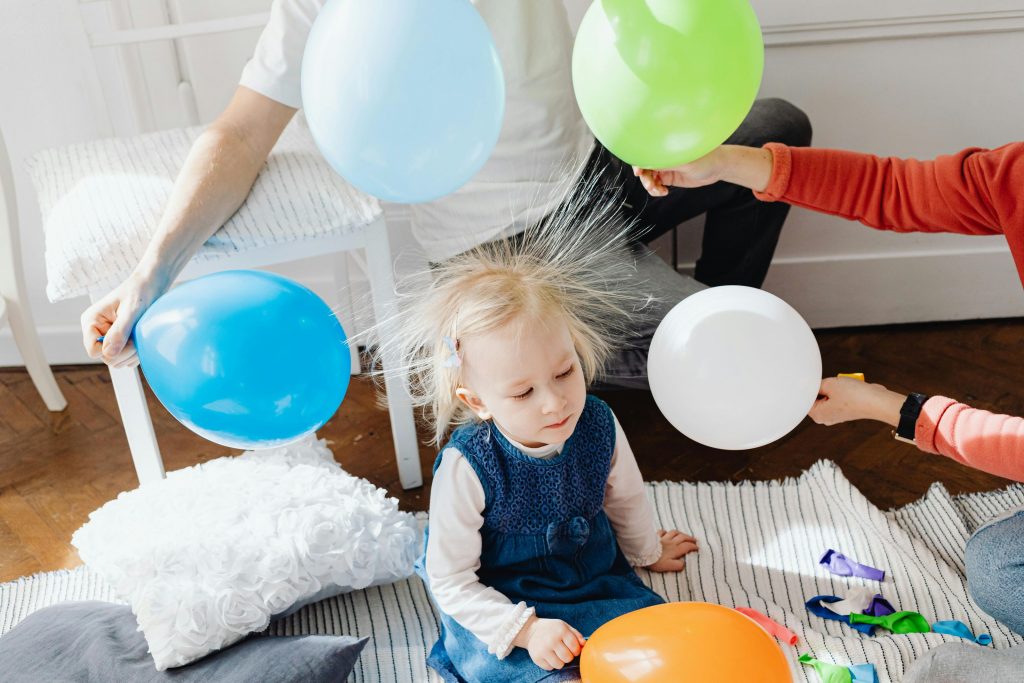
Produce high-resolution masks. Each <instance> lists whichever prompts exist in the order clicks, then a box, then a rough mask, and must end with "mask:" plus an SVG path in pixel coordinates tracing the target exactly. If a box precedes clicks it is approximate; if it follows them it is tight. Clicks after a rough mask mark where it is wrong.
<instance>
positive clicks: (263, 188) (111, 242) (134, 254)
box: [30, 0, 422, 488]
mask: <svg viewBox="0 0 1024 683" xmlns="http://www.w3.org/2000/svg"><path fill="white" fill-rule="evenodd" d="M110 5H111V8H112V10H113V11H112V15H113V16H114V18H115V21H117V18H118V17H119V16H120V17H122V18H123V15H124V11H123V10H124V7H125V5H126V3H125V2H124V1H123V0H112V1H111V2H110ZM119 8H120V10H121V12H118V9H119ZM265 19H266V15H265V14H263V15H245V16H241V17H234V18H231V19H216V20H209V21H198V22H192V23H184V24H169V25H165V26H158V27H151V28H131V27H128V28H112V29H109V30H98V31H97V30H95V27H94V26H91V23H90V22H89V21H85V22H84V25H85V26H86V31H87V34H88V36H89V39H90V44H91V45H92V46H93V48H95V53H96V54H99V53H101V52H103V51H104V50H103V48H109V49H113V50H115V51H118V50H125V49H129V48H131V47H133V46H137V45H139V44H143V43H150V42H152V41H168V40H172V41H173V40H178V39H182V38H186V37H194V36H204V35H213V34H219V33H224V32H231V31H237V30H242V29H251V28H253V27H254V26H258V25H259V23H260V22H261V21H265ZM127 56H128V57H131V56H132V55H131V54H128V55H127ZM107 57H109V55H107ZM97 63H98V65H99V64H102V63H104V62H103V60H102V59H99V58H97ZM107 63H109V59H108V60H107ZM127 65H128V67H131V66H132V61H131V59H128V60H127ZM135 66H136V67H137V66H138V64H137V63H136V64H135ZM133 73H134V76H135V77H138V72H137V70H136V71H134V72H133V70H132V69H131V68H126V76H127V78H128V80H131V76H132V75H133ZM178 91H179V94H180V95H181V98H182V105H183V107H184V109H185V111H186V113H187V114H188V117H187V118H188V120H189V122H190V123H198V121H197V120H196V118H197V114H196V107H195V106H194V102H192V106H189V102H190V100H191V98H190V91H189V88H188V87H187V84H184V83H183V84H181V87H180V88H179V89H178ZM198 134H199V129H198V128H196V127H191V128H185V129H177V130H171V131H163V132H158V133H149V134H141V135H131V136H122V137H118V138H113V139H109V140H99V141H94V142H91V143H85V144H82V145H73V146H70V147H66V148H62V149H55V150H47V151H45V152H42V153H40V154H38V155H36V156H35V157H34V158H33V160H32V161H31V164H30V171H31V173H32V176H33V181H34V182H35V184H36V189H37V191H38V192H39V196H40V205H41V208H42V210H43V215H44V224H45V229H46V245H47V246H46V252H47V278H48V285H47V291H48V295H49V296H50V298H51V300H58V299H62V298H68V297H72V296H80V295H83V294H87V295H88V296H89V297H90V298H91V299H92V300H93V301H95V300H96V299H98V298H99V297H101V296H103V295H104V294H105V293H106V292H107V291H109V289H110V288H111V287H112V286H113V285H114V284H116V283H117V282H118V281H120V280H121V279H122V278H123V277H124V276H125V275H127V273H128V272H129V271H130V269H131V267H132V266H133V265H134V263H136V262H137V260H138V257H139V256H141V253H142V251H141V250H142V248H143V247H144V245H145V243H146V242H147V241H148V238H149V235H150V234H151V231H152V229H153V228H154V227H155V220H156V217H157V216H158V215H159V212H160V211H162V208H163V204H164V203H165V201H166V198H167V194H168V193H169V190H170V182H171V181H172V179H173V176H174V175H176V173H177V170H176V169H177V168H180V165H181V161H182V160H183V159H184V153H185V152H187V149H188V147H189V146H190V145H191V141H192V140H194V139H195V136H196V135H198ZM354 250H363V251H364V252H365V256H366V265H367V271H368V272H367V275H368V278H369V285H370V297H371V298H372V308H373V310H374V314H375V316H376V318H377V320H383V321H386V320H388V319H389V318H390V317H391V315H389V311H392V310H393V306H394V305H395V296H394V294H395V291H394V278H393V260H392V256H391V250H390V246H389V242H388V233H387V229H386V225H385V224H384V220H383V215H382V211H381V207H380V205H379V204H378V202H377V201H376V200H375V199H373V198H372V197H368V196H367V195H364V194H362V193H360V192H358V191H356V190H355V189H354V188H352V187H351V186H349V185H347V183H345V182H344V181H343V180H341V179H340V178H338V177H337V176H336V175H335V174H334V173H333V172H332V171H331V170H330V169H329V167H328V166H327V164H326V162H325V161H324V160H323V159H322V157H321V156H320V154H319V153H318V152H317V150H316V148H315V146H314V145H313V143H312V138H311V137H310V136H309V134H308V131H307V130H305V128H304V125H303V122H302V120H301V117H296V121H294V122H293V123H292V124H290V125H289V127H288V128H287V129H286V131H285V133H284V134H283V135H282V137H281V140H280V141H279V142H278V145H277V146H276V147H275V149H274V151H273V152H272V153H271V156H270V159H269V160H268V164H267V167H266V168H265V169H264V171H263V172H261V174H260V176H259V178H257V181H256V184H255V185H254V188H253V191H252V193H251V194H250V196H249V198H248V199H247V200H246V202H245V204H243V206H242V207H241V208H240V209H239V211H238V212H237V213H236V214H235V215H234V216H233V217H232V218H231V220H229V221H228V223H227V224H225V226H224V227H223V228H221V230H219V231H218V232H217V233H216V234H215V235H214V236H213V237H212V238H211V239H210V240H209V241H208V242H207V243H206V244H205V245H204V246H203V247H202V248H201V249H200V251H199V253H198V254H197V255H196V257H195V258H194V259H193V260H192V262H191V263H190V264H189V265H188V266H187V267H186V268H185V270H184V271H183V273H182V275H181V277H182V278H183V279H186V278H193V277H196V276H198V275H203V274H206V273H209V272H213V271H217V270H224V269H228V268H253V267H262V266H270V265H274V264H278V263H284V262H288V261H294V260H298V259H304V258H310V257H315V256H323V255H324V254H335V256H334V258H333V261H334V276H335V287H336V289H337V291H338V293H339V301H337V302H335V303H336V304H337V310H338V312H339V318H340V319H341V320H342V322H343V325H345V327H346V330H351V329H352V327H351V325H350V323H351V320H352V310H353V306H352V301H351V299H350V297H349V291H350V287H349V281H348V269H347V257H346V254H347V253H349V252H352V251H354ZM387 333H388V330H387V329H386V328H385V329H382V330H381V334H382V335H384V334H387ZM351 352H352V360H353V363H352V372H353V374H356V373H358V372H359V371H360V370H359V356H358V351H357V349H356V348H354V345H353V348H352V349H351ZM384 361H385V363H387V361H388V359H384ZM111 378H112V380H113V385H114V390H115V393H116V396H117V402H118V407H119V408H120V411H121V417H122V420H123V422H124V427H125V432H126V434H127V436H128V443H129V447H130V449H131V454H132V460H133V461H134V464H135V469H136V472H137V473H138V477H139V481H140V483H143V484H144V483H146V482H148V481H151V480H154V479H159V478H161V477H163V476H164V467H163V460H162V458H161V456H160V449H159V446H158V444H157V440H156V435H155V433H154V430H153V424H152V420H151V419H150V415H149V410H148V407H147V405H146V400H145V394H144V392H143V388H142V383H141V381H140V377H139V373H138V371H137V369H135V368H127V369H112V370H111ZM386 390H387V395H388V408H389V413H390V419H391V429H392V434H393V437H394V443H395V455H396V460H397V464H398V472H399V479H400V481H401V484H402V486H403V487H404V488H414V487H417V486H420V485H422V473H421V468H420V462H419V448H418V443H417V438H416V431H415V423H414V418H413V413H412V408H411V403H410V400H409V396H408V392H407V390H406V387H405V386H404V384H403V383H402V382H399V381H394V380H389V381H388V382H387V384H386ZM341 410H344V404H342V408H341Z"/></svg>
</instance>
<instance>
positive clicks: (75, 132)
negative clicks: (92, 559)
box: [0, 0, 1024, 366]
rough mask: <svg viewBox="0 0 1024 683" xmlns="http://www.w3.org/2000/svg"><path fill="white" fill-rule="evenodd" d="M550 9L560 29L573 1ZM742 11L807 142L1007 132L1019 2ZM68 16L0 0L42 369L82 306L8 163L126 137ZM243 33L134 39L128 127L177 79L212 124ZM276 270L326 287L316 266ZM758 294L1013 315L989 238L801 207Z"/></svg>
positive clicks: (989, 138)
mask: <svg viewBox="0 0 1024 683" xmlns="http://www.w3.org/2000/svg"><path fill="white" fill-rule="evenodd" d="M535 1H548V0H535ZM268 2H269V0H123V2H122V4H123V5H124V6H125V7H127V8H128V9H129V11H130V12H131V15H132V19H133V20H134V21H135V22H136V24H137V25H151V24H154V23H163V22H166V21H168V20H172V21H173V20H177V21H187V20H199V19H207V18H215V17H218V16H223V15H225V14H227V13H231V12H235V13H244V12H257V11H262V10H264V9H265V8H266V7H267V5H268ZM565 2H566V4H567V6H568V7H569V9H570V14H571V16H572V17H573V19H574V21H578V19H579V17H580V16H582V13H583V11H584V10H585V8H586V7H587V6H588V5H589V0H565ZM753 5H754V7H755V9H756V10H757V11H758V15H759V17H760V19H761V22H762V25H763V28H764V33H765V42H766V45H767V57H766V68H765V77H764V82H763V85H762V91H761V92H762V95H765V96H769V95H771V96H781V97H786V98H787V99H790V100H791V101H793V102H794V103H796V104H798V105H799V106H801V107H802V108H803V109H804V110H806V111H807V112H808V113H809V114H810V115H811V119H812V121H813V123H814V127H815V144H816V145H818V146H832V147H845V148H849V149H857V150H862V151H868V152H874V153H880V154H896V155H912V156H918V157H931V156H934V155H936V154H940V153H943V152H950V151H955V150H957V149H960V148H962V147H966V146H971V145H979V146H995V145H998V144H1001V143H1003V142H1007V141H1010V140H1014V139H1019V138H1020V137H1021V133H1020V121H1021V115H1020V112H1021V111H1024V88H1022V87H1021V86H1020V85H1019V84H1020V83H1021V82H1024V79H1022V73H1021V71H1022V69H1024V66H1022V65H1024V0H1015V1H1011V0H977V1H976V2H973V3H971V8H970V11H965V9H964V8H965V6H966V3H963V2H962V1H956V0H903V1H902V2H900V3H892V2H888V1H886V0H862V2H859V3H851V2H848V1H847V0H816V1H815V2H813V3H807V2H796V0H771V1H769V0H753ZM85 10H86V11H85V16H86V18H87V20H88V21H90V22H102V21H105V20H106V12H107V8H106V6H105V3H89V4H88V6H87V7H86V8H85ZM80 16H82V12H80V11H79V7H78V3H77V2H76V0H3V1H2V2H0V60H2V62H0V63H3V64H5V65H8V66H7V68H4V69H2V70H0V127H2V129H3V130H4V133H5V135H6V136H7V143H8V146H9V148H10V152H11V154H12V157H13V162H14V166H15V182H16V185H17V197H18V202H19V206H20V209H21V214H22V249H23V251H24V258H25V263H26V270H27V279H28V285H29V289H30V292H31V305H32V307H33V309H34V314H35V318H36V322H37V324H38V325H39V328H40V333H41V335H42V338H43V342H44V346H45V347H46V351H47V354H48V357H49V358H50V360H51V362H53V363H74V362H84V361H85V360H86V358H85V356H84V352H82V351H81V345H80V341H79V333H78V323H77V321H78V316H79V314H80V313H81V310H82V309H83V308H84V307H85V305H86V303H85V302H84V300H76V301H70V302H61V303H59V304H50V303H49V302H47V301H46V298H45V295H44V285H45V273H44V270H43V258H42V254H43V240H42V235H41V227H40V224H39V223H40V222H39V217H38V215H37V211H38V209H37V207H36V204H35V199H34V196H33V192H32V189H31V185H30V182H29V180H28V178H27V176H26V175H25V173H24V171H23V168H22V164H23V161H24V159H25V158H27V157H28V156H30V155H31V154H33V153H34V152H36V151H38V150H40V149H43V148H46V147H50V146H54V145H61V144H67V143H70V142H75V141H80V140H87V139H91V138H96V137H100V136H104V135H109V134H111V132H112V131H113V130H115V129H116V130H119V131H120V130H125V129H126V128H129V127H131V126H132V125H134V124H135V119H136V117H135V116H133V111H132V110H131V103H130V101H129V100H128V98H127V97H126V96H125V93H124V92H121V91H119V90H117V88H116V87H113V86H112V85H111V80H110V78H109V76H110V74H109V73H108V72H110V71H111V70H112V69H113V67H114V66H116V60H115V59H114V57H113V56H112V55H111V54H109V53H107V54H101V55H99V58H98V59H94V58H93V55H92V53H91V52H90V50H89V48H88V46H87V42H86V39H85V35H84V32H83V29H82V25H81V21H80ZM90 25H95V24H90ZM257 34H258V31H255V30H251V31H246V32H242V33H239V34H238V35H236V36H232V37H231V38H230V39H229V41H228V42H227V43H225V39H224V37H223V36H222V37H221V38H220V39H218V38H202V39H192V40H191V41H189V43H188V44H187V45H184V46H181V48H182V49H179V50H178V51H177V52H175V51H174V50H172V49H171V48H170V46H169V45H167V44H163V45H160V44H156V45H152V46H149V47H147V48H146V50H145V51H143V52H141V53H140V56H139V60H138V62H137V63H136V64H135V66H137V67H138V68H139V69H140V70H141V75H142V77H143V78H144V80H145V81H146V84H147V86H146V87H147V90H146V99H147V102H148V106H147V107H146V108H145V109H146V111H144V112H142V116H141V123H142V125H143V127H150V128H160V127H167V126H172V125H178V124H179V122H184V119H183V118H182V117H183V116H185V114H184V113H183V111H182V109H181V108H180V106H179V102H180V98H179V87H180V83H181V82H187V83H188V84H190V86H191V87H192V88H193V89H194V91H195V93H196V95H197V99H198V102H199V108H198V112H197V113H198V115H199V117H200V119H201V120H208V119H209V118H210V117H211V116H213V115H214V114H215V113H216V112H217V111H218V110H219V109H220V107H222V106H223V103H224V102H225V101H226V98H227V96H228V94H229V92H230V89H231V87H232V85H233V83H234V79H235V78H236V77H237V72H238V69H239V68H240V65H241V63H243V62H244V59H245V55H246V52H247V47H246V45H247V44H249V43H250V42H251V41H253V40H255V36H256V35H257ZM97 62H98V65H99V68H100V70H101V72H102V74H103V76H104V78H103V79H101V78H100V77H99V76H98V75H97V70H96V64H97ZM101 82H102V83H103V84H104V85H103V86H101ZM106 103H109V106H108V104H106ZM699 236H700V230H699V226H687V228H685V229H684V230H682V231H681V235H680V242H681V248H680V257H681V259H680V260H681V262H682V263H683V264H686V263H688V262H692V261H693V259H694V258H695V257H696V254H697V253H698V252H699ZM663 246H664V245H663ZM282 272H285V273H287V274H289V275H292V276H295V277H298V278H299V279H302V280H303V281H305V282H307V283H308V284H310V285H311V286H313V287H314V288H316V289H318V290H319V291H321V292H328V291H329V289H330V278H331V271H330V267H329V265H328V264H327V263H326V262H323V263H320V262H314V263H304V264H301V265H300V266H294V267H290V268H285V269H282ZM767 287H768V289H770V290H771V291H774V292H776V293H778V294H780V295H781V296H783V297H784V298H786V299H787V300H788V301H790V302H791V303H792V304H793V305H794V306H795V307H796V308H797V309H798V310H800V311H801V312H802V313H803V314H804V315H805V316H806V317H807V318H808V320H809V321H810V322H811V324H812V325H815V326H837V325H851V324H872V323H885V322H902V321H920V320H951V319H962V318H978V317H998V316H1009V315H1022V314H1024V297H1022V296H1021V291H1020V290H1021V287H1020V284H1019V282H1018V279H1017V277H1016V274H1015V271H1014V268H1013V264H1012V262H1011V260H1010V257H1009V255H1008V253H1007V251H1006V248H1005V246H1004V245H1003V242H1002V239H1001V238H958V237H955V236H945V235H913V236H905V235H892V234H883V233H878V232H875V231H872V230H869V229H867V228H864V227H862V226H859V225H854V224H848V223H845V222H843V221H840V220H837V219H830V218H827V217H822V216H817V215H813V214H810V213H808V212H804V211H800V210H795V211H794V212H793V213H792V214H791V218H790V220H789V222H788V224H787V227H786V229H785V231H784V233H783V238H782V242H781V244H780V246H779V250H778V252H777V254H776V261H775V265H774V266H773V267H772V271H771V273H770V275H769V279H768V283H767ZM20 363H21V360H20V358H19V356H18V355H17V351H16V349H15V348H14V344H13V341H12V340H11V337H10V334H9V332H8V331H7V330H3V331H0V366H3V365H18V364H20Z"/></svg>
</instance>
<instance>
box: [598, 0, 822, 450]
mask: <svg viewBox="0 0 1024 683" xmlns="http://www.w3.org/2000/svg"><path fill="white" fill-rule="evenodd" d="M594 6H595V7H596V6H597V5H596V4H595V5H594ZM647 376H648V377H649V379H650V384H651V394H652V395H653V396H654V401H655V403H657V405H658V408H659V409H660V410H661V412H662V414H663V415H664V416H665V417H666V419H668V421H669V422H671V423H672V426H674V427H675V428H676V429H678V430H679V431H680V432H682V433H683V434H685V435H686V436H688V437H690V438H691V439H693V440H694V441H698V442H700V443H702V444H704V445H706V446H711V447H713V448H722V449H727V450H740V449H746V448H756V447H758V446H763V445H765V444H767V443H771V442H772V441H775V440H776V439H779V438H781V437H783V436H785V435H786V434H788V433H789V432H790V431H791V430H792V429H793V428H794V427H796V426H797V425H798V424H800V422H801V421H803V419H804V418H805V417H807V412H808V411H809V410H810V409H811V406H812V405H813V404H814V401H815V400H816V399H817V397H818V389H820V388H821V353H820V351H819V350H818V342H817V341H816V340H815V338H814V334H813V333H812V332H811V329H810V327H808V325H807V323H806V322H805V321H804V319H803V318H801V317H800V314H799V313H797V312H796V311H795V310H794V309H793V308H792V307H791V306H790V305H789V304H787V303H786V302H785V301H783V300H782V299H780V298H778V297H777V296H775V295H773V294H769V293H768V292H765V291H762V290H760V289H754V288H752V287H737V286H723V287H711V288H709V289H705V290H704V291H701V292H697V293H696V294H691V295H690V296H688V297H686V298H685V299H683V301H681V302H680V303H679V304H677V305H676V306H675V308H673V309H672V310H671V311H669V313H668V315H666V316H665V318H664V320H662V321H661V324H660V325H658V329H657V330H656V331H655V333H654V338H653V340H652V341H651V349H650V353H649V354H648V357H647ZM737 415H742V416H743V419H742V420H737V419H736V416H737Z"/></svg>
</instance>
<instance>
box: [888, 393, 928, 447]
mask: <svg viewBox="0 0 1024 683" xmlns="http://www.w3.org/2000/svg"><path fill="white" fill-rule="evenodd" d="M927 400H928V396H926V395H925V394H910V395H909V396H907V400H906V401H904V402H903V407H902V408H900V422H899V425H897V427H896V431H895V432H894V433H893V436H895V437H896V438H897V439H899V440H900V441H906V442H907V443H914V436H915V435H916V433H917V418H918V417H920V416H921V408H923V407H924V404H925V402H926V401H927Z"/></svg>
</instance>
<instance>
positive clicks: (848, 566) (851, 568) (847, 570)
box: [818, 548, 885, 581]
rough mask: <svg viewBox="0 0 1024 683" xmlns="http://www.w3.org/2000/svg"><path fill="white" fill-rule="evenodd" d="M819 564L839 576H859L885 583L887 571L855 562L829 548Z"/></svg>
mask: <svg viewBox="0 0 1024 683" xmlns="http://www.w3.org/2000/svg"><path fill="white" fill-rule="evenodd" d="M818 564H820V565H821V566H823V567H825V568H826V569H828V570H829V571H830V572H832V573H833V574H837V575H839V576H859V577H861V578H862V579H869V580H871V581H885V571H883V570H881V569H875V568H874V567H869V566H868V565H866V564H861V563H859V562H854V561H853V560H851V559H850V558H848V557H847V556H846V555H843V554H842V553H840V552H838V551H835V550H832V549H831V548H829V549H828V550H826V551H825V554H824V555H822V556H821V559H820V560H818Z"/></svg>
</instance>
